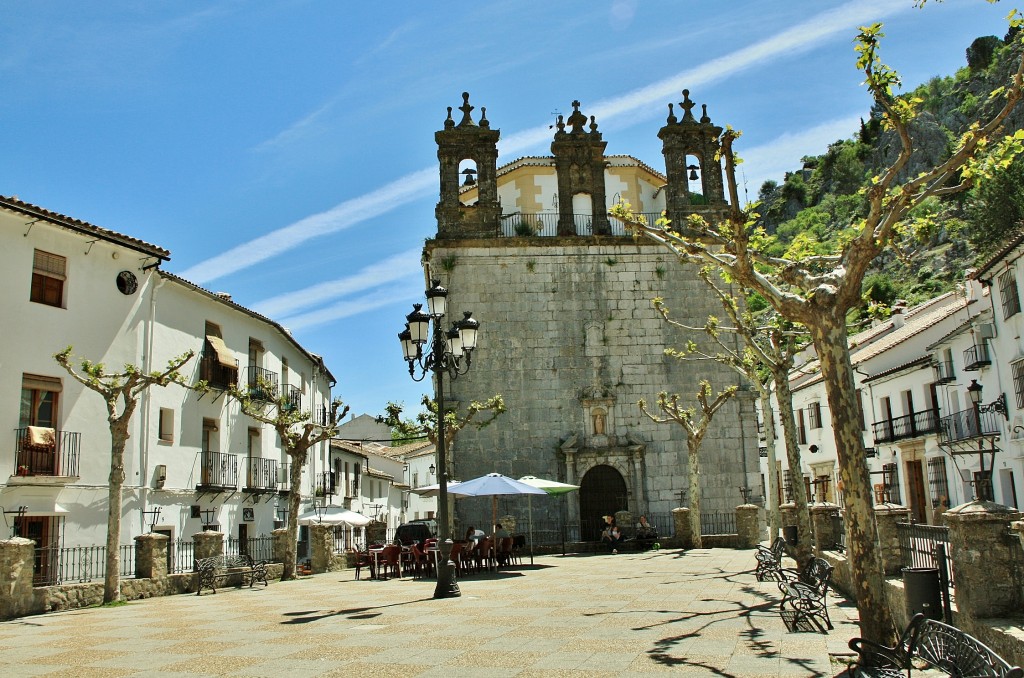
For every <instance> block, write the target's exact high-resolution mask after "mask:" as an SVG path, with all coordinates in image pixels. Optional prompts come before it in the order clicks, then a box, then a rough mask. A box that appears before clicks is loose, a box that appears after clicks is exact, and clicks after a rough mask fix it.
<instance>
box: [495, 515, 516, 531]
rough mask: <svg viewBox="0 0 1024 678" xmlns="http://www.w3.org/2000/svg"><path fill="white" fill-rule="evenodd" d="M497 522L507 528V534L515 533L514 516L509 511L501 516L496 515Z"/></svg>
mask: <svg viewBox="0 0 1024 678" xmlns="http://www.w3.org/2000/svg"><path fill="white" fill-rule="evenodd" d="M498 522H499V523H501V526H502V527H503V528H505V529H506V530H508V533H509V534H515V533H516V517H515V516H514V515H512V514H511V513H509V514H506V515H503V516H498Z"/></svg>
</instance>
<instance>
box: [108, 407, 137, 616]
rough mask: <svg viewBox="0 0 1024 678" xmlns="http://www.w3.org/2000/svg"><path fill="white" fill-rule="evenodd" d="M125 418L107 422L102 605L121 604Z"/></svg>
mask: <svg viewBox="0 0 1024 678" xmlns="http://www.w3.org/2000/svg"><path fill="white" fill-rule="evenodd" d="M129 419H131V413H130V412H129V413H128V414H127V416H124V415H122V416H121V417H119V418H117V419H114V420H111V421H110V476H109V477H108V479H107V481H108V488H107V563H106V566H107V571H106V576H104V578H103V602H104V603H112V602H115V601H118V600H121V505H122V501H121V488H122V487H123V486H124V448H125V445H126V444H127V442H128V421H129Z"/></svg>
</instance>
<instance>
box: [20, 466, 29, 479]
mask: <svg viewBox="0 0 1024 678" xmlns="http://www.w3.org/2000/svg"><path fill="white" fill-rule="evenodd" d="M18 475H19V476H27V475H28V466H26V465H25V464H22V465H21V466H19V467H18Z"/></svg>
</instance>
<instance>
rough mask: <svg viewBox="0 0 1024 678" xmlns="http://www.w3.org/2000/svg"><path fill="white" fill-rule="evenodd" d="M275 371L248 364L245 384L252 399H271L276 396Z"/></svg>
mask: <svg viewBox="0 0 1024 678" xmlns="http://www.w3.org/2000/svg"><path fill="white" fill-rule="evenodd" d="M277 383H278V382H277V372H271V371H270V370H268V369H265V368H263V367H257V366H256V365H249V367H248V368H246V385H247V386H248V388H249V396H250V397H251V398H252V399H253V400H273V399H274V398H276V397H277V393H278V389H277Z"/></svg>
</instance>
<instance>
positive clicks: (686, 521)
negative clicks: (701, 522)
mask: <svg viewBox="0 0 1024 678" xmlns="http://www.w3.org/2000/svg"><path fill="white" fill-rule="evenodd" d="M672 523H673V524H674V525H675V528H676V539H678V540H679V545H680V546H681V547H682V548H684V549H690V548H693V531H692V530H690V509H688V508H686V507H685V506H683V507H681V508H675V509H672Z"/></svg>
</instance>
